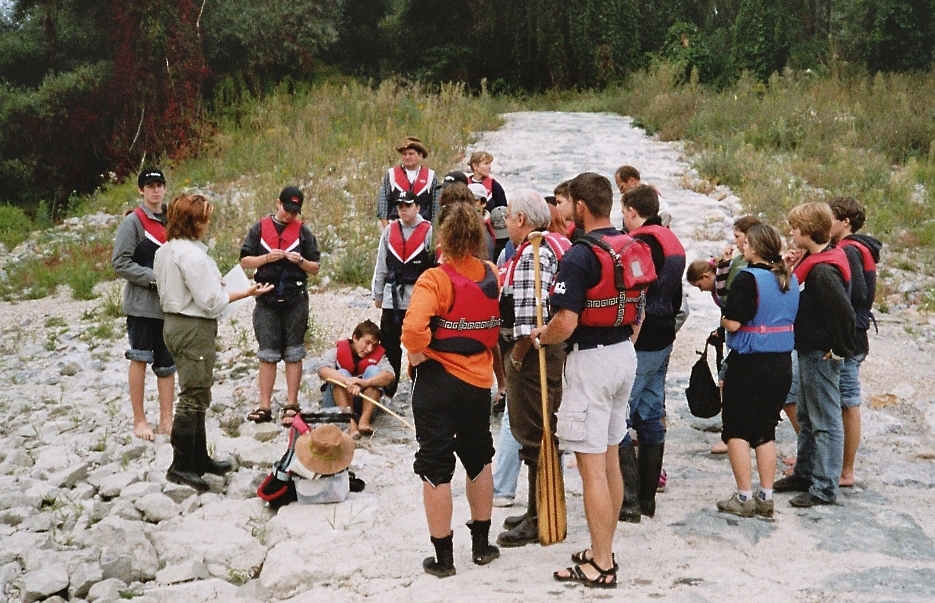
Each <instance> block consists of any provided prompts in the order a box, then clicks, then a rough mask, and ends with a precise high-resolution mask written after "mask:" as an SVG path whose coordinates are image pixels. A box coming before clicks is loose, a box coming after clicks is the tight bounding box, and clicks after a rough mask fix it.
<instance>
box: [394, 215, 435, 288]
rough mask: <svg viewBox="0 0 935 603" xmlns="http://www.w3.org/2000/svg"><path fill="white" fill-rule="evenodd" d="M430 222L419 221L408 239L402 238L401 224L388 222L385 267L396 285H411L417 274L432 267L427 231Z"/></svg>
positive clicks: (430, 226) (430, 224)
mask: <svg viewBox="0 0 935 603" xmlns="http://www.w3.org/2000/svg"><path fill="white" fill-rule="evenodd" d="M431 228H432V223H431V222H428V221H422V222H419V223H418V224H417V225H416V227H415V229H414V230H413V231H412V234H411V235H409V239H408V240H406V239H403V225H402V224H401V223H400V222H399V221H396V222H394V223H392V224H390V232H389V235H388V236H387V240H386V241H387V244H388V246H387V251H388V253H387V254H386V267H387V269H388V270H389V271H390V274H392V275H393V282H394V284H396V285H411V284H413V283H415V282H416V281H417V280H418V279H419V275H420V274H422V273H423V272H425V271H426V270H427V269H429V268H431V267H432V252H431V251H430V250H429V248H428V243H429V241H428V240H427V237H428V232H429V230H431Z"/></svg>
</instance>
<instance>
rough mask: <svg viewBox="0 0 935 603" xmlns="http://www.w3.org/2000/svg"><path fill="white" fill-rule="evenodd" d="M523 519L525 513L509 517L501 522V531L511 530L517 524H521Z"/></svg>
mask: <svg viewBox="0 0 935 603" xmlns="http://www.w3.org/2000/svg"><path fill="white" fill-rule="evenodd" d="M525 519H526V513H523V514H522V515H510V516H509V517H507V518H506V519H504V520H503V529H504V530H512V529H513V528H515V527H516V526H518V525H519V524H521V523H523V521H524V520H525Z"/></svg>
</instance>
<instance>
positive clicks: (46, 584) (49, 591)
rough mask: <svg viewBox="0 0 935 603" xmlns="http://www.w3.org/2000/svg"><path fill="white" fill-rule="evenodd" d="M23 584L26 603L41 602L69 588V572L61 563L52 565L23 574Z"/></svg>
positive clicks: (22, 588)
mask: <svg viewBox="0 0 935 603" xmlns="http://www.w3.org/2000/svg"><path fill="white" fill-rule="evenodd" d="M21 584H22V587H21V590H22V593H23V601H24V603H32V602H33V601H40V600H42V599H45V598H48V597H50V596H52V595H55V594H58V593H61V592H62V591H65V590H66V589H67V588H68V570H67V569H66V568H65V566H64V565H62V564H59V563H57V564H54V565H50V566H48V567H44V568H42V569H39V570H36V571H33V572H27V573H26V574H23V579H22V583H21Z"/></svg>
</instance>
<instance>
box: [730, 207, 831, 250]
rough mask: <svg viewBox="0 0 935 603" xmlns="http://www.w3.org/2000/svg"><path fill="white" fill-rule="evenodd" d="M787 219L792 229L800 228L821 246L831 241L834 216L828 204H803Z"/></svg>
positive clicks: (794, 209)
mask: <svg viewBox="0 0 935 603" xmlns="http://www.w3.org/2000/svg"><path fill="white" fill-rule="evenodd" d="M786 219H787V220H788V221H789V224H790V225H792V228H798V229H799V232H801V233H802V234H803V235H804V236H806V237H808V238H810V239H811V240H812V241H814V242H816V243H818V244H819V245H824V244H825V243H827V242H828V241H829V240H830V239H831V223H832V222H833V221H834V214H833V213H832V212H831V208H830V207H828V204H827V203H818V202H812V203H803V204H802V205H798V206H796V207H793V208H792V209H791V210H790V211H789V215H788V216H787V217H786ZM747 236H749V233H748V234H747Z"/></svg>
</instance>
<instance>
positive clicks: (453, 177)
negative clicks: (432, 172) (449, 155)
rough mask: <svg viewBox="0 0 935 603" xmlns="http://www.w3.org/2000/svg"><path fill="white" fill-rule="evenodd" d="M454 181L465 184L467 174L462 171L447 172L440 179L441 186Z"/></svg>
mask: <svg viewBox="0 0 935 603" xmlns="http://www.w3.org/2000/svg"><path fill="white" fill-rule="evenodd" d="M455 182H460V183H462V184H467V183H468V179H467V174H465V173H464V172H448V173H447V174H445V179H444V180H442V188H444V187H446V186H448V185H449V184H454V183H455Z"/></svg>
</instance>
